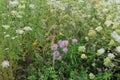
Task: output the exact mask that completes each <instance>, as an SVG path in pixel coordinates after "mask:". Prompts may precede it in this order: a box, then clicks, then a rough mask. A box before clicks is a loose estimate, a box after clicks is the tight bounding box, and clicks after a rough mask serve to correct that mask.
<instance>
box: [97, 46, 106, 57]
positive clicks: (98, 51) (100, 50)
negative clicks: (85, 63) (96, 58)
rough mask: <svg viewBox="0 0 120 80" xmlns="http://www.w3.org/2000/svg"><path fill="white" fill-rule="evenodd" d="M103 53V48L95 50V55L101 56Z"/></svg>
mask: <svg viewBox="0 0 120 80" xmlns="http://www.w3.org/2000/svg"><path fill="white" fill-rule="evenodd" d="M104 52H105V49H104V48H101V49H98V50H97V54H98V55H101V54H103V53H104Z"/></svg>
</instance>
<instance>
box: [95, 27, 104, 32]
mask: <svg viewBox="0 0 120 80" xmlns="http://www.w3.org/2000/svg"><path fill="white" fill-rule="evenodd" d="M102 29H103V28H102V27H101V26H98V27H97V28H96V29H95V30H96V31H98V32H100V31H101V30H102Z"/></svg>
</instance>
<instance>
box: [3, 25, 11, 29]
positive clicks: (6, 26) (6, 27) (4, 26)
mask: <svg viewBox="0 0 120 80" xmlns="http://www.w3.org/2000/svg"><path fill="white" fill-rule="evenodd" d="M2 27H3V28H4V29H8V28H10V26H9V25H2Z"/></svg>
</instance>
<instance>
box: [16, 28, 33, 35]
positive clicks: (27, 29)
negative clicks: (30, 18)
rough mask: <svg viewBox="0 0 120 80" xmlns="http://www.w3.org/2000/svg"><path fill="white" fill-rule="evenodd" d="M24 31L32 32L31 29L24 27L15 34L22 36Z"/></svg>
mask: <svg viewBox="0 0 120 80" xmlns="http://www.w3.org/2000/svg"><path fill="white" fill-rule="evenodd" d="M25 31H32V28H31V27H29V26H26V27H24V28H23V29H17V30H16V33H17V34H23V33H24V32H25Z"/></svg>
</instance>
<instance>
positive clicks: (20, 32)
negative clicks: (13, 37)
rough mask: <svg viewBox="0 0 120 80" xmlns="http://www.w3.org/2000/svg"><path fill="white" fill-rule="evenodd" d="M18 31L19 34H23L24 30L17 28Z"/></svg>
mask: <svg viewBox="0 0 120 80" xmlns="http://www.w3.org/2000/svg"><path fill="white" fill-rule="evenodd" d="M16 33H17V34H23V33H24V31H23V30H22V29H17V30H16Z"/></svg>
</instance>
